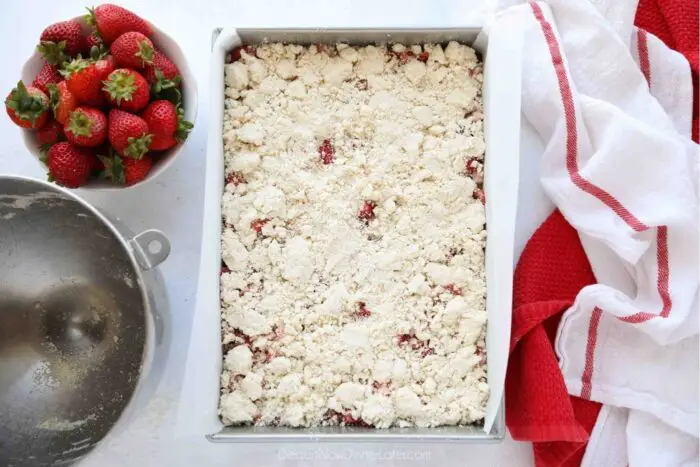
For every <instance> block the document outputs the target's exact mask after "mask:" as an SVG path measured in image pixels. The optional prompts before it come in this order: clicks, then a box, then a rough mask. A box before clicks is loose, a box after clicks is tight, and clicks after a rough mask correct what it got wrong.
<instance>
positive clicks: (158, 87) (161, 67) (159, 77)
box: [144, 50, 182, 105]
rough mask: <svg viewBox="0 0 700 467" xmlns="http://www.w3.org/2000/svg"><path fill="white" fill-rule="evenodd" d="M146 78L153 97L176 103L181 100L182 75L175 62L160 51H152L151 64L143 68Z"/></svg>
mask: <svg viewBox="0 0 700 467" xmlns="http://www.w3.org/2000/svg"><path fill="white" fill-rule="evenodd" d="M144 74H145V76H146V80H147V81H148V84H150V85H151V96H152V97H153V99H167V100H169V101H171V102H172V103H173V104H175V105H177V104H179V103H180V101H181V100H182V96H181V95H180V82H181V81H182V77H181V76H180V71H179V70H178V69H177V67H176V66H175V64H174V63H173V62H172V61H171V60H170V59H169V58H168V57H167V56H165V55H164V54H163V53H162V52H160V51H159V50H155V51H154V52H153V64H152V65H148V66H146V69H145V70H144Z"/></svg>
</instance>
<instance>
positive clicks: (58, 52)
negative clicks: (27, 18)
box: [36, 41, 69, 66]
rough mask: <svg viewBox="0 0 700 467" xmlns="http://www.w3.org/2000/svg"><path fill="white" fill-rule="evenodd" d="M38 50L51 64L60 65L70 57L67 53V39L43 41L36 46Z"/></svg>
mask: <svg viewBox="0 0 700 467" xmlns="http://www.w3.org/2000/svg"><path fill="white" fill-rule="evenodd" d="M36 50H37V51H38V52H39V53H40V54H41V55H42V56H43V57H44V58H45V59H46V61H47V62H49V64H50V65H54V66H60V65H61V64H63V63H64V62H65V61H67V60H68V59H69V57H68V55H66V41H60V42H51V41H42V42H41V43H39V45H37V46H36Z"/></svg>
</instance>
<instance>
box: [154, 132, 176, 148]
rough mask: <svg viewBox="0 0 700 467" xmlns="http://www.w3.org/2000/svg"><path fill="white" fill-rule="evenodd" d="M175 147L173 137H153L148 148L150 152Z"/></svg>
mask: <svg viewBox="0 0 700 467" xmlns="http://www.w3.org/2000/svg"><path fill="white" fill-rule="evenodd" d="M176 145H177V139H176V138H175V137H174V136H173V135H157V134H156V135H153V138H152V139H151V145H150V146H149V147H148V149H150V150H151V151H165V150H166V149H170V148H172V147H173V146H176Z"/></svg>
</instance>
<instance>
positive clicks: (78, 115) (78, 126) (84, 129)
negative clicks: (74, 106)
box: [68, 110, 93, 136]
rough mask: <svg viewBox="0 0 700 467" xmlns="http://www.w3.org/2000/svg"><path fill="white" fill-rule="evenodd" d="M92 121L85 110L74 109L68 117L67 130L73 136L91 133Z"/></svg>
mask: <svg viewBox="0 0 700 467" xmlns="http://www.w3.org/2000/svg"><path fill="white" fill-rule="evenodd" d="M92 127H93V122H92V120H91V119H90V117H88V116H87V115H86V114H85V112H82V111H80V110H76V111H74V112H72V113H71V114H70V117H68V130H69V131H70V132H71V133H73V134H74V135H75V136H90V135H92Z"/></svg>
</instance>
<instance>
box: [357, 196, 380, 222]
mask: <svg viewBox="0 0 700 467" xmlns="http://www.w3.org/2000/svg"><path fill="white" fill-rule="evenodd" d="M376 207H377V204H376V203H375V202H374V201H365V202H364V204H363V205H362V208H361V209H360V212H358V213H357V218H358V219H360V220H361V221H362V222H364V223H365V225H369V222H370V221H371V220H373V219H374V218H375V217H376V216H375V214H374V208H376Z"/></svg>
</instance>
